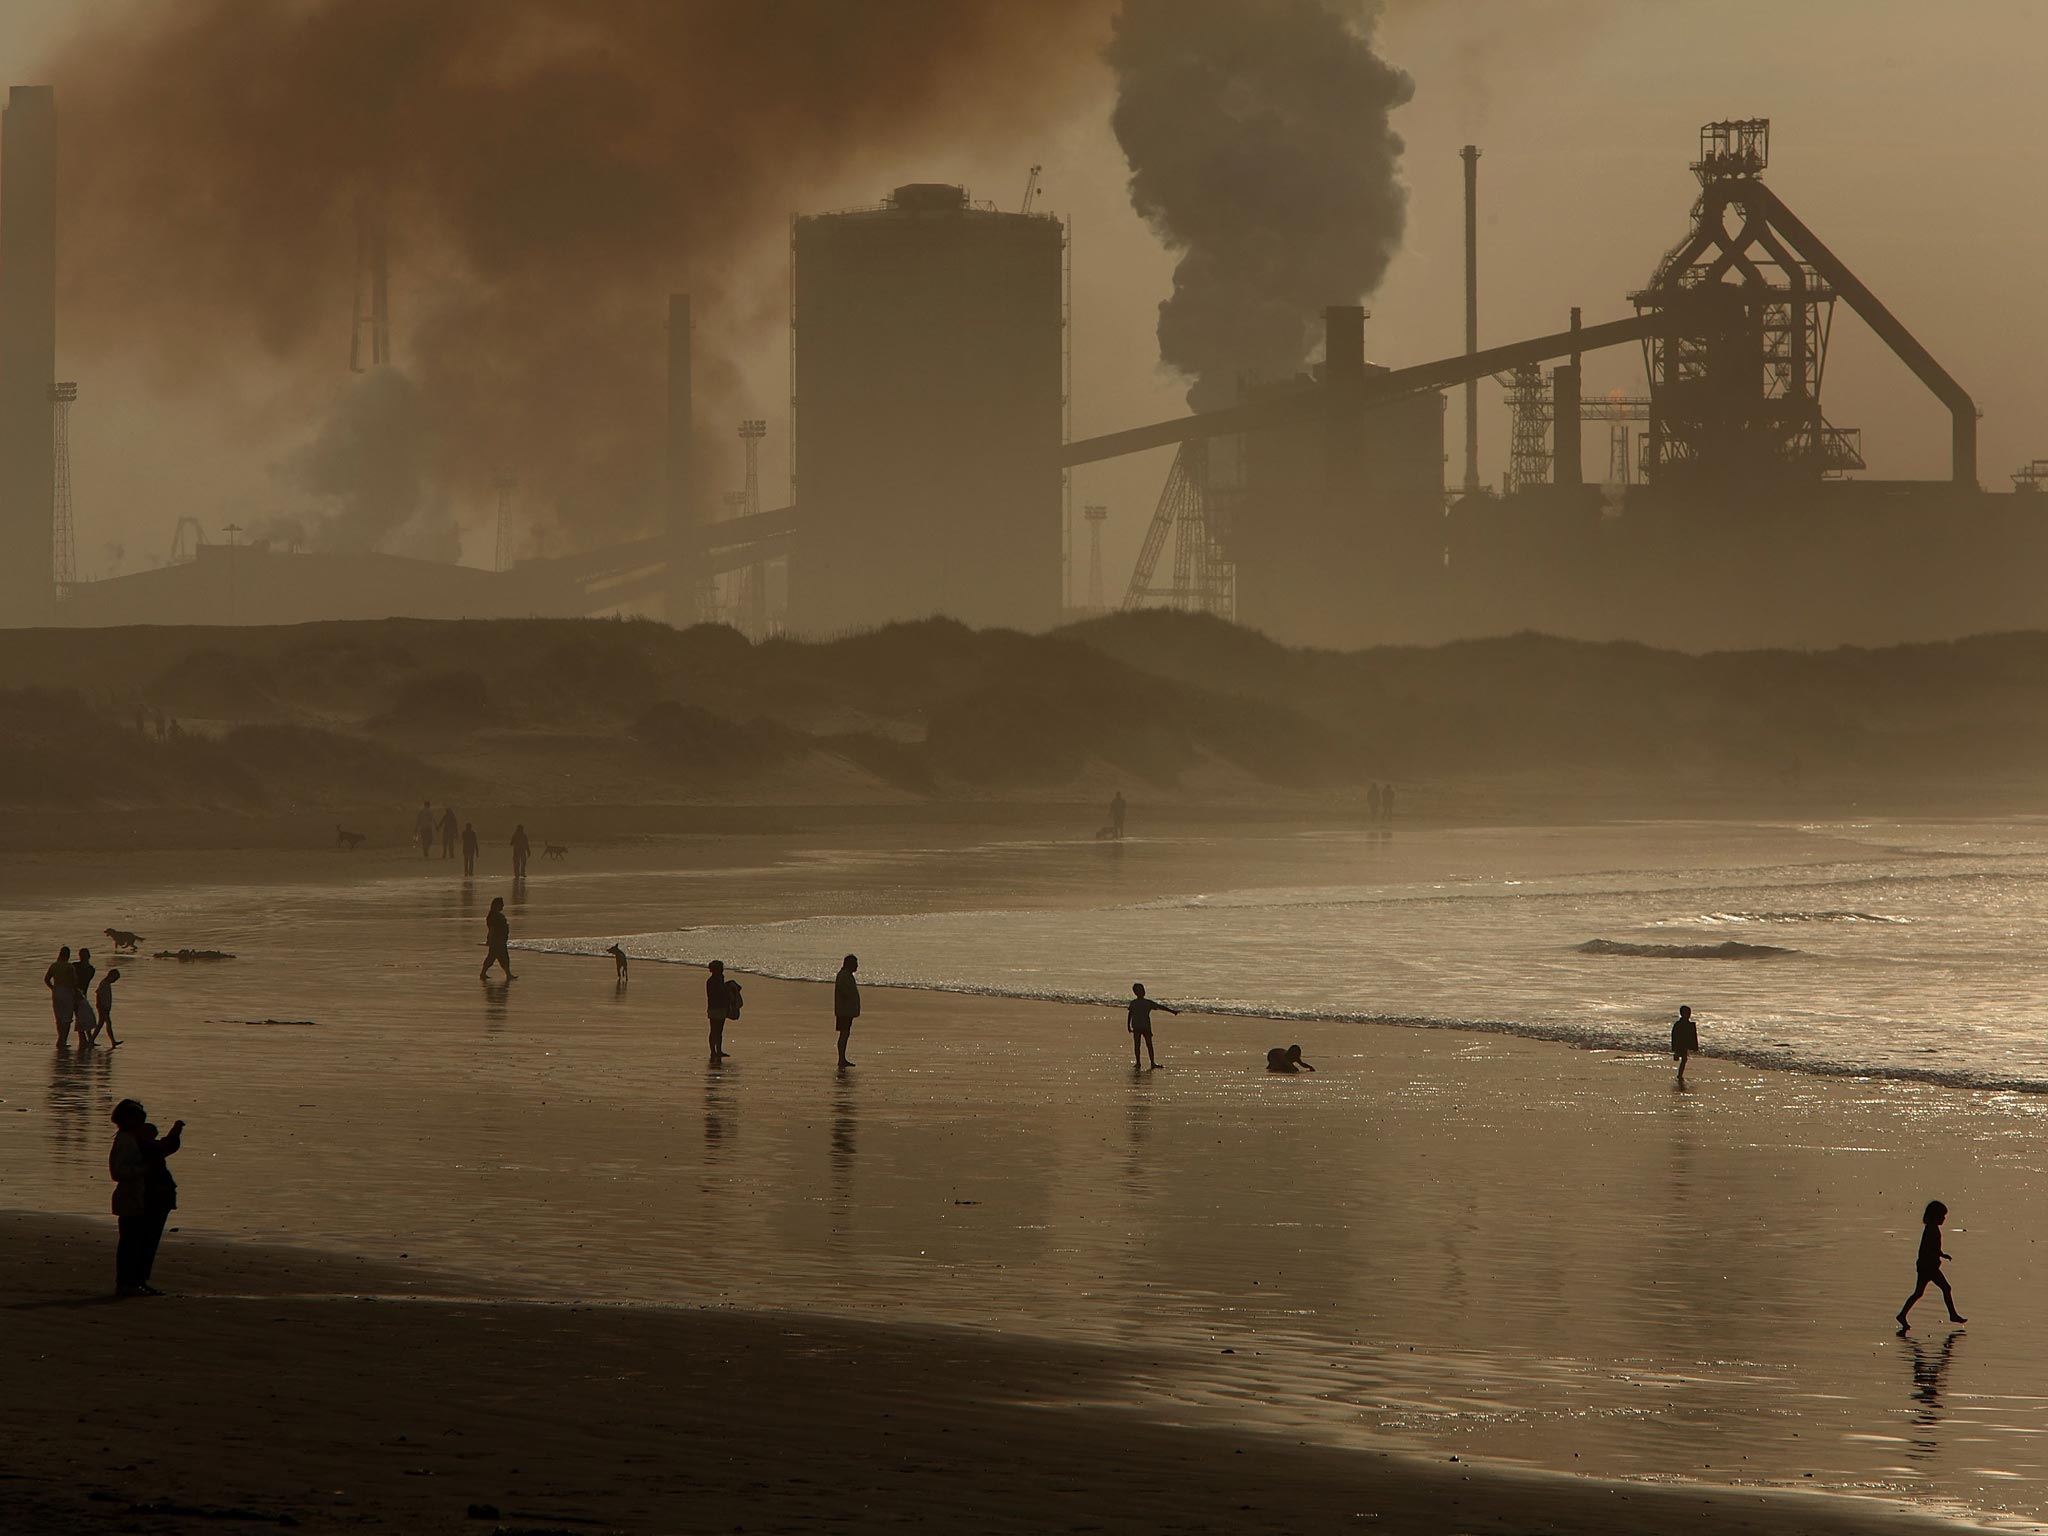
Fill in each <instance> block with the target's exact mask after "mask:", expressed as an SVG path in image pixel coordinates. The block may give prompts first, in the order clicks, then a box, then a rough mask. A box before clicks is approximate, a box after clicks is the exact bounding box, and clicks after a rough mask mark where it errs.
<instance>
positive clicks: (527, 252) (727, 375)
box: [51, 0, 1111, 543]
mask: <svg viewBox="0 0 2048 1536" xmlns="http://www.w3.org/2000/svg"><path fill="white" fill-rule="evenodd" d="M1110 9H1111V6H1110V0H1030V3H1028V4H1023V3H1018V0H873V3H865V4H852V3H848V0H600V3H592V0H161V3H143V4H138V5H134V6H130V7H127V8H123V9H119V10H114V11H108V10H106V9H104V8H102V9H98V10H96V11H95V12H94V18H95V20H94V24H93V26H92V28H91V29H90V30H88V31H84V32H81V33H80V34H78V35H76V36H75V37H74V38H72V39H71V40H70V42H69V43H68V44H67V45H66V46H65V47H64V48H63V49H62V50H61V51H60V53H59V55H58V57H57V58H56V59H55V60H54V61H53V68H52V70H51V75H52V77H53V78H54V80H55V82H56V84H57V87H58V101H59V111H60V113H61V123H62V136H63V151H62V152H63V157H64V159H63V165H62V168H61V169H62V175H63V178H64V181H63V186H64V197H65V205H66V208H65V226H64V229H63V241H64V261H65V267H66V288H67V292H66V295H65V301H66V319H65V326H66V335H65V340H66V345H67V349H68V350H70V351H71V352H73V353H74V354H76V355H79V356H81V357H83V358H86V359H88V360H89V359H90V358H91V356H92V355H93V354H94V353H95V351H98V350H100V349H118V350H119V352H120V353H121V354H123V355H124V356H129V357H133V356H135V355H137V354H138V353H140V354H142V355H143V356H144V357H145V358H146V360H147V361H148V363H149V364H150V365H151V368H152V371H153V374H154V377H155V378H156V379H157V380H158V381H159V382H160V383H161V384H163V385H164V386H165V387H172V388H177V389H180V390H191V389H196V388H204V387H206V382H207V380H209V379H210V378H212V379H219V378H225V377H228V376H230V375H232V374H233V373H234V372H235V371H236V370H237V369H238V368H239V367H241V366H242V365H244V364H251V363H261V364H263V365H266V366H268V367H271V368H276V367H278V365H282V373H283V376H284V377H286V378H287V379H288V380H291V381H295V382H292V383H290V384H288V385H287V388H288V390H290V391H292V392H293V398H292V399H290V400H288V401H286V402H283V403H281V404H279V405H278V406H277V408H276V410H275V412H274V413H273V414H274V415H276V416H281V417H282V418H284V419H286V420H293V419H296V422H297V424H298V426H299V429H300V430H299V434H298V435H299V437H300V438H302V439H308V440H312V439H317V438H318V437H319V436H320V431H319V430H316V418H317V417H319V416H321V415H322V414H324V413H325V412H327V411H328V410H330V409H338V410H339V411H340V412H341V413H343V414H346V415H347V420H346V422H345V423H344V426H345V428H346V430H345V432H344V436H345V437H347V438H348V440H349V441H350V442H351V443H353V444H354V450H353V451H355V452H356V453H357V456H358V457H361V458H362V459H363V460H364V462H365V464H366V465H368V466H369V467H370V469H371V470H373V471H374V472H375V473H376V474H378V475H381V476H382V477H383V478H382V480H381V481H379V482H378V483H377V484H376V485H372V486H370V487H369V488H368V489H367V490H365V489H364V488H363V487H359V486H356V485H353V484H350V483H345V482H346V480H347V477H346V475H345V474H342V481H343V482H344V483H340V484H336V483H332V482H334V481H335V477H336V475H337V474H340V473H341V470H340V469H337V465H340V466H342V467H343V468H345V466H346V463H347V462H348V459H347V456H346V455H342V456H339V457H337V456H335V455H333V454H329V455H326V456H325V457H322V456H321V455H320V454H319V453H318V452H317V451H316V452H315V454H314V457H313V460H312V461H311V462H315V463H317V464H319V465H320V466H322V467H323V470H324V472H325V474H324V479H323V480H322V483H321V485H320V487H319V488H317V489H315V488H312V487H310V486H307V484H306V482H305V479H304V477H303V475H302V474H301V473H300V472H301V471H303V470H304V468H305V466H306V464H307V463H308V462H309V461H308V460H307V458H306V456H305V455H304V454H303V453H301V454H298V455H292V454H286V455H285V456H284V458H283V459H282V460H281V462H282V463H283V465H284V468H285V470H286V473H287V476H288V478H294V477H295V478H296V479H297V483H299V484H300V485H301V487H302V488H304V489H306V491H307V494H308V496H309V497H313V498H314V499H316V500H317V501H319V502H320V505H321V507H322V508H323V509H324V510H325V511H327V512H328V513H329V514H330V515H332V516H334V517H337V518H340V519H344V520H347V521H348V523H349V529H348V536H347V537H345V538H343V539H341V540H339V542H354V543H362V542H368V543H377V542H380V541H383V540H384V538H385V536H386V534H388V533H389V532H390V531H391V530H392V529H394V528H396V527H397V526H398V525H399V524H400V523H402V522H404V521H405V520H406V519H408V518H416V517H417V515H418V511H419V508H420V507H422V506H429V505H446V504H448V503H449V502H450V501H456V502H466V503H468V504H470V505H481V504H483V503H485V502H487V500H488V497H489V490H488V487H489V485H490V482H491V479H492V477H493V475H494V473H495V472H496V471H497V470H498V469H499V468H500V467H511V468H513V469H515V470H516V471H517V472H518V473H519V474H520V476H521V478H522V481H523V490H522V499H523V500H524V501H525V502H526V503H527V504H528V505H529V506H535V505H539V506H546V507H551V508H553V509H554V510H555V511H556V513H557V515H558V516H559V517H560V519H561V521H562V523H563V524H564V525H565V528H566V530H567V531H568V533H569V535H570V537H571V539H572V540H573V541H574V542H576V543H592V542H598V541H600V540H602V539H605V538H609V537H617V536H622V535H627V534H630V533H633V532H635V531H638V530H641V529H644V528H646V527H647V526H648V525H649V522H650V519H651V517H652V515H653V512H654V509H655V507H656V505H657V503H658V500H659V487H660V473H661V471H660V449H659V440H660V431H661V415H662V399H661V383H662V356H663V353H662V347H663V336H662V329H663V325H664V302H665V296H666V295H667V294H668V293H669V292H671V291H689V292H691V293H692V294H693V295H694V297H695V299H696V303H697V308H698V314H699V336H698V392H699V399H700V420H701V419H703V418H704V417H707V416H714V415H715V416H716V417H717V419H718V420H719V421H720V423H721V430H720V431H719V432H718V433H717V434H716V436H717V439H718V441H719V442H720V445H721V447H722V446H723V439H724V438H725V437H728V436H729V435H730V433H729V431H727V430H723V428H725V427H729V423H726V422H724V416H725V415H728V414H732V412H730V411H721V410H720V409H719V407H718V397H719V394H720V391H721V390H722V389H724V390H729V389H730V388H731V387H732V383H733V370H732V369H731V367H730V365H729V363H728V362H727V361H726V359H727V358H729V357H730V355H731V352H732V349H736V348H739V347H741V346H744V345H745V344H747V343H748V342H749V341H753V342H758V341H760V340H761V339H762V338H763V337H764V335H767V334H772V332H771V330H770V328H771V327H772V326H773V325H775V324H777V323H779V321H780V319H781V315H782V308H781V304H782V295H783V292H784V290H783V289H782V286H781V285H782V282H783V278H784V266H783V261H784V246H783V241H784V239H785V237H786V229H787V222H786V221H787V219H788V216H789V214H790V213H791V212H793V211H798V210H801V209H804V208H806V207H807V206H810V200H811V199H812V198H813V197H814V196H816V195H817V194H818V192H819V191H820V190H821V189H823V188H826V187H828V186H831V185H833V184H834V183H835V182H838V181H842V180H843V178H845V177H846V176H847V175H849V174H850V173H854V172H858V171H860V170H861V169H862V168H863V167H865V166H869V165H876V166H879V165H881V164H883V163H884V162H885V161H886V160H888V159H889V158H890V157H892V156H902V155H905V154H906V153H908V152H910V151H913V150H915V149H916V148H917V147H918V146H920V145H922V144H928V143H933V142H937V141H940V140H941V139H942V138H943V141H944V142H946V143H947V144H949V145H958V144H962V143H965V144H970V145H975V144H978V145H986V146H990V147H995V146H1002V145H1008V144H1010V143H1013V142H1015V141H1017V140H1019V139H1021V138H1022V137H1024V136H1025V135H1027V134H1028V133H1029V132H1030V131H1031V130H1032V129H1034V128H1035V127H1036V126H1038V125H1040V124H1043V123H1045V122H1047V121H1049V120H1052V119H1054V118H1056V117H1057V116H1059V115H1060V114H1061V113H1062V112H1064V111H1066V110H1069V109H1070V108H1071V106H1072V105H1073V99H1074V94H1075V93H1077V92H1078V91H1080V90H1081V89H1084V88H1085V87H1086V85H1087V83H1088V82H1087V74H1088V71H1089V69H1090V67H1091V66H1092V65H1093V63H1094V60H1095V59H1096V57H1097V56H1098V55H1099V52H1100V49H1101V47H1102V44H1103V42H1104V40H1105V39H1106V36H1107V28H1108V20H1109V12H1110ZM380 187H381V188H382V189H383V195H384V196H385V197H386V198H387V200H388V204H389V208H390V222H391V227H392V231H393V234H392V245H393V257H392V262H393V288H394V297H393V310H394V328H393V330H394V346H393V351H394V358H395V362H396V364H397V365H398V367H399V368H400V369H401V370H402V371H403V373H404V374H405V376H406V379H407V381H408V382H409V391H408V392H407V395H406V400H405V407H406V408H405V410H404V411H401V412H394V411H392V410H391V409H389V405H390V403H391V402H389V401H385V400H381V399H380V401H377V402H371V403H370V404H371V405H372V406H374V407H375V408H366V407H365V406H364V405H363V404H362V403H361V402H357V403H355V404H354V405H351V404H350V403H349V402H347V401H344V403H343V406H342V407H340V408H334V407H332V398H333V395H334V391H335V380H336V378H337V377H338V376H339V375H340V374H341V371H342V369H343V368H344V366H345V358H346V355H347V349H348V341H349V321H350V312H351V299H352V295H353V289H354V225H355V215H356V208H357V204H358V200H359V198H360V197H361V196H362V195H363V193H364V192H365V191H366V190H367V189H373V188H380ZM881 190H883V189H882V188H880V187H877V188H876V189H875V191H877V192H879V191H881ZM385 393H387V394H388V393H392V392H390V391H386V392H385ZM393 419H397V420H398V421H399V422H400V428H399V429H401V430H402V431H403V433H404V434H406V439H405V442H404V443H403V444H402V445H399V446H397V447H394V448H393V450H392V451H393V452H394V453H400V452H402V453H403V454H404V455H406V456H408V457H407V462H408V463H409V464H410V465H411V466H412V472H413V473H414V474H415V475H416V477H417V478H418V479H419V480H420V481H421V482H423V483H422V484H410V485H409V484H407V483H405V477H404V473H403V470H404V466H403V465H401V466H398V468H396V469H394V467H393V466H392V465H391V464H390V463H388V462H386V461H385V459H384V457H383V454H384V449H383V448H382V446H381V445H380V440H379V439H377V438H376V437H375V435H374V434H375V432H376V431H378V430H380V428H379V427H378V424H379V423H385V422H389V421H391V420H393ZM333 428H334V424H333V423H332V422H330V423H329V424H328V426H327V428H326V429H324V430H325V431H326V432H327V434H328V435H329V436H331V435H332V432H333ZM366 433H367V434H370V435H368V436H365V435H364V434H366ZM252 435H254V434H253V429H252ZM278 446H279V445H277V444H275V443H274V442H273V443H255V442H252V451H269V450H271V449H273V448H277V447H278ZM380 485H381V486H382V489H379V488H378V487H379V486H380Z"/></svg>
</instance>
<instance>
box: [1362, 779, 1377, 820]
mask: <svg viewBox="0 0 2048 1536" xmlns="http://www.w3.org/2000/svg"><path fill="white" fill-rule="evenodd" d="M1365 819H1366V820H1367V821H1378V820H1379V819H1380V781H1379V780H1378V779H1374V780H1373V781H1372V783H1370V784H1368V785H1367V786H1366V787H1365Z"/></svg>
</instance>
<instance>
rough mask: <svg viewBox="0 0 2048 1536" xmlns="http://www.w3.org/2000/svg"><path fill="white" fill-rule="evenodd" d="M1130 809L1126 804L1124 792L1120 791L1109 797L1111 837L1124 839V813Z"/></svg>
mask: <svg viewBox="0 0 2048 1536" xmlns="http://www.w3.org/2000/svg"><path fill="white" fill-rule="evenodd" d="M1129 809H1130V807H1128V806H1127V805H1125V804H1124V792H1123V791H1122V790H1118V791H1117V792H1116V793H1115V794H1113V795H1111V796H1110V797H1109V835H1110V836H1111V837H1122V836H1123V835H1124V813H1125V812H1126V811H1127V810H1129Z"/></svg>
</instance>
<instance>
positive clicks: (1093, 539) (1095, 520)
mask: <svg viewBox="0 0 2048 1536" xmlns="http://www.w3.org/2000/svg"><path fill="white" fill-rule="evenodd" d="M1081 516H1082V517H1084V518H1086V519H1087V520H1088V611H1089V612H1090V613H1100V612H1102V611H1103V607H1104V604H1103V601H1102V525H1103V524H1104V523H1106V522H1108V521H1109V508H1108V507H1105V506H1103V505H1102V504H1101V503H1100V502H1090V503H1089V504H1088V505H1087V506H1085V507H1083V508H1082V509H1081Z"/></svg>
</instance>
